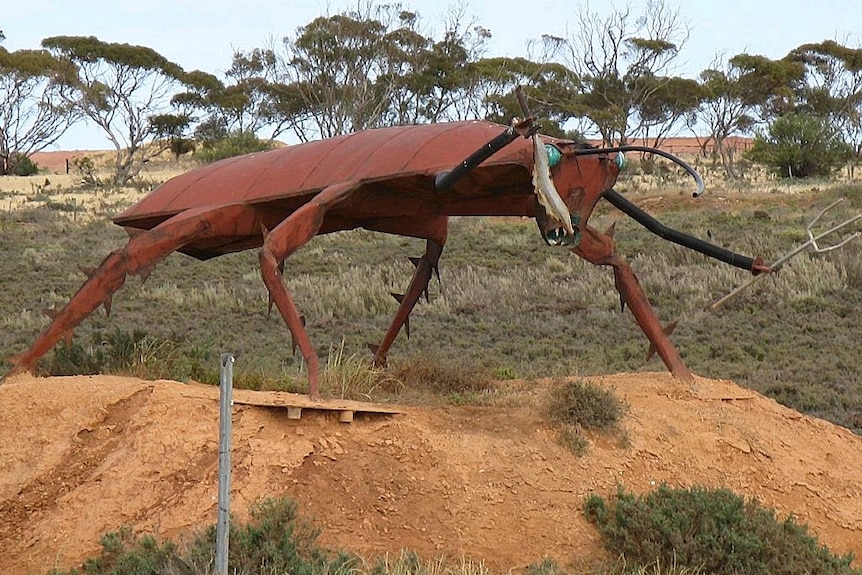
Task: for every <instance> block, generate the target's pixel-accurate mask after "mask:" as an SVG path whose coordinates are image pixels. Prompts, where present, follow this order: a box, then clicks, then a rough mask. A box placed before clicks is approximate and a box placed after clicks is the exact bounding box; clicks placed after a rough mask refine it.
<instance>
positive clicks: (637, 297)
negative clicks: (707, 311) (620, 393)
mask: <svg viewBox="0 0 862 575" xmlns="http://www.w3.org/2000/svg"><path fill="white" fill-rule="evenodd" d="M572 251H573V252H574V253H575V254H577V255H578V256H580V257H582V258H584V259H585V260H587V261H588V262H590V263H593V264H596V265H603V266H612V267H613V268H614V285H615V286H616V288H617V291H618V292H619V293H620V297H621V298H622V302H623V303H624V304H625V305H628V306H629V309H630V310H632V314H633V315H634V316H635V320H636V321H637V322H638V325H639V326H640V328H641V329H642V330H643V332H644V334H645V335H646V336H647V338H648V339H649V341H650V350H651V351H652V350H655V352H656V353H658V355H659V357H660V358H661V359H662V361H663V362H664V364H665V366H667V368H668V370H669V371H670V372H671V373H672V374H673V375H674V376H676V377H678V378H679V379H681V380H683V381H686V382H689V383H693V382H694V376H693V375H692V373H691V371H689V369H688V367H686V365H685V363H684V362H683V361H682V358H681V357H680V356H679V352H678V351H677V349H676V347H675V346H674V345H673V342H672V341H671V340H670V337H668V333H667V332H666V331H665V329H664V328H662V326H661V322H660V321H659V319H658V316H657V315H656V313H655V310H653V308H652V305H650V303H649V299H648V298H647V296H646V294H645V293H644V292H643V290H642V289H641V287H640V284H639V283H638V279H637V277H636V276H635V274H634V272H633V271H632V269H631V267H630V266H629V264H628V262H627V261H626V260H625V259H623V257H622V256H620V255H619V254H618V253H617V252H616V247H615V245H614V241H613V239H611V237H610V236H608V235H605V234H602V233H600V232H598V231H597V230H595V229H593V228H591V227H590V226H584V234H583V236H582V238H581V242H580V244H579V245H578V247H576V248H573V249H572Z"/></svg>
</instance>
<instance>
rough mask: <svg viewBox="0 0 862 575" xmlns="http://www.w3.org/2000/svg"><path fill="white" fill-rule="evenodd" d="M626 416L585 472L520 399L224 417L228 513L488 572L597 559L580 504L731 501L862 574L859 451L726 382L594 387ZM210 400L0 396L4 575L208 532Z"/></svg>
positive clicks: (617, 382) (258, 410) (858, 445)
mask: <svg viewBox="0 0 862 575" xmlns="http://www.w3.org/2000/svg"><path fill="white" fill-rule="evenodd" d="M594 381H596V382H598V383H600V384H601V385H605V386H609V387H612V388H614V389H615V390H616V392H617V393H618V394H619V395H620V396H621V397H622V398H624V399H625V401H626V402H627V404H628V406H629V410H628V414H627V415H626V418H625V421H624V427H625V432H626V433H625V435H626V438H627V440H626V441H621V440H620V439H619V438H618V437H616V438H614V437H604V436H594V437H591V440H590V446H589V449H588V452H587V454H586V455H585V456H583V457H577V456H575V455H574V454H572V453H571V452H570V451H567V450H566V449H565V448H564V447H561V446H560V445H558V444H557V441H556V435H557V432H556V431H555V430H554V429H553V428H552V427H550V426H549V425H547V424H546V423H545V422H544V420H543V416H542V410H541V406H542V403H543V401H545V398H546V397H547V385H548V383H547V382H539V383H538V384H536V383H531V384H527V383H524V382H516V383H514V384H512V390H511V391H509V392H508V393H507V394H506V396H505V397H506V398H507V399H506V401H505V402H504V403H505V404H504V403H501V404H500V405H497V406H493V407H475V406H465V407H404V408H403V413H401V414H399V415H379V414H365V415H363V414H359V413H357V414H356V416H355V419H354V421H353V422H352V423H342V422H340V421H339V417H338V413H337V412H326V411H308V410H306V411H304V412H303V415H302V418H301V419H299V420H296V419H289V418H288V412H287V410H286V409H284V408H277V407H259V406H251V405H240V404H239V401H240V400H241V399H242V393H248V392H241V391H237V392H236V394H237V395H236V396H235V399H237V401H238V403H237V405H236V406H235V407H234V433H233V439H234V452H233V479H232V490H231V491H232V499H233V503H232V505H233V511H234V512H235V514H236V516H237V517H238V518H244V517H245V516H246V513H247V509H248V507H249V505H250V504H252V503H254V502H255V501H258V500H260V499H261V498H266V497H276V496H290V497H293V498H295V499H296V500H298V501H299V502H300V506H301V509H302V511H303V514H304V515H305V517H306V518H308V519H309V520H311V521H312V522H314V523H315V524H316V525H317V526H319V527H320V528H322V535H321V540H320V542H321V543H322V544H324V545H326V546H329V547H331V548H339V549H344V550H349V551H354V552H357V553H360V554H362V555H363V556H365V557H367V558H373V557H375V556H378V555H382V554H384V553H387V552H388V553H398V552H399V551H400V550H402V549H405V548H406V549H411V550H415V551H417V552H419V553H420V555H422V556H424V557H427V558H435V557H438V556H440V555H442V554H446V555H448V556H450V557H455V558H458V557H465V558H470V559H474V560H483V561H484V562H485V563H486V565H488V566H489V567H491V568H493V569H495V570H500V571H503V570H507V569H510V568H518V567H523V566H526V565H527V564H529V563H533V562H538V561H541V560H542V559H543V558H544V557H552V558H555V559H556V560H558V561H559V562H561V563H562V564H564V565H565V564H571V563H573V562H574V563H576V564H584V563H587V562H591V561H594V560H598V559H601V558H602V557H603V555H602V551H601V548H600V545H599V540H598V535H597V532H596V531H595V530H594V528H593V527H592V526H591V525H590V524H588V523H587V522H586V521H585V520H584V519H583V516H582V513H581V505H582V503H583V500H584V497H585V496H586V495H588V494H590V493H598V494H600V495H603V496H604V495H609V494H612V493H614V492H615V490H616V487H617V485H623V486H624V487H625V488H626V489H628V490H631V491H635V492H644V491H647V490H651V489H654V488H655V487H656V486H657V485H659V484H660V483H662V482H665V483H667V484H669V485H671V486H678V487H689V486H694V485H700V486H706V487H726V488H730V489H732V490H734V491H735V492H737V493H739V494H744V495H746V496H750V497H756V498H758V499H759V500H760V501H761V502H762V503H763V504H765V505H766V506H769V507H772V508H774V509H776V510H777V511H778V512H779V513H780V514H781V515H782V516H784V515H788V514H790V515H793V516H794V517H795V518H796V519H797V520H798V521H800V522H803V523H807V524H808V525H809V527H810V530H811V532H812V533H813V534H814V535H816V536H817V537H818V539H819V540H820V541H821V542H822V543H824V544H826V545H828V546H829V547H830V549H832V550H833V551H834V552H836V553H842V554H843V553H846V552H853V553H854V554H856V556H857V557H859V556H862V438H860V437H858V436H856V435H854V434H852V433H851V432H849V431H848V430H845V429H843V428H840V427H837V426H835V425H832V424H830V423H827V422H824V421H821V420H817V419H814V418H811V417H807V416H804V415H801V414H799V413H797V412H795V411H792V410H790V409H787V408H785V407H783V406H781V405H779V404H777V403H776V402H774V401H772V400H770V399H767V398H764V397H762V396H759V395H757V394H756V393H753V392H750V391H748V390H744V389H742V388H740V387H738V386H737V385H735V384H733V383H731V382H728V381H717V380H710V379H705V378H698V385H697V388H696V389H694V390H693V389H690V388H689V387H688V386H687V385H685V384H682V383H680V382H678V381H676V380H674V379H673V378H672V377H670V376H669V375H667V374H663V373H655V374H650V373H647V374H621V375H616V376H609V377H606V378H602V379H598V380H594ZM217 396H218V390H217V389H215V388H213V387H209V386H203V385H199V384H194V383H191V384H182V383H177V382H172V381H157V382H148V381H142V380H138V379H132V378H123V377H113V376H78V377H52V378H34V377H31V376H29V375H23V376H18V377H16V378H13V379H12V380H11V381H8V382H7V383H5V384H4V385H0V406H2V408H0V465H2V468H0V541H2V548H3V553H0V572H2V573H8V574H28V573H43V572H45V571H46V570H48V569H50V568H52V567H60V568H68V567H71V566H74V565H77V564H79V563H80V562H81V561H82V560H83V559H84V558H86V557H88V556H90V555H91V554H94V553H96V552H97V551H98V550H99V538H100V536H101V535H103V534H104V533H107V532H109V531H114V530H116V529H118V528H119V527H120V526H132V527H134V528H135V529H136V530H137V531H139V532H155V533H156V534H158V535H160V536H164V537H170V538H177V537H180V536H181V535H182V534H184V533H188V532H190V530H193V529H196V528H200V527H204V526H207V525H210V524H212V523H214V522H215V519H216V513H217V509H216V496H217V460H218V402H217Z"/></svg>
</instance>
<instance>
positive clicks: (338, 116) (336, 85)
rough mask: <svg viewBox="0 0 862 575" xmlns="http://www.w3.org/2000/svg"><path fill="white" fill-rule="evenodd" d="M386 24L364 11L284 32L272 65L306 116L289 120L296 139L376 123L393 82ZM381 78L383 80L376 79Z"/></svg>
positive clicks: (380, 119)
mask: <svg viewBox="0 0 862 575" xmlns="http://www.w3.org/2000/svg"><path fill="white" fill-rule="evenodd" d="M386 34H387V27H386V24H384V23H383V22H381V21H379V20H376V19H374V18H372V17H370V16H368V15H366V14H360V13H344V14H337V15H334V16H321V17H318V18H315V19H314V20H312V21H311V22H309V23H308V24H306V25H305V26H302V27H300V28H299V29H298V30H297V35H296V37H294V38H291V37H285V38H284V41H283V48H284V50H283V52H281V53H280V61H279V66H278V73H279V81H280V83H281V84H284V85H289V86H292V88H293V90H295V93H296V94H297V95H298V97H299V98H300V99H301V101H302V102H303V104H304V108H305V110H307V114H308V121H307V122H302V123H297V124H294V132H295V133H296V135H297V136H298V137H299V138H300V139H301V140H308V139H311V138H314V137H323V138H328V137H332V136H337V135H340V134H346V133H350V132H354V131H357V130H363V129H366V128H371V127H375V126H379V125H381V124H382V123H383V119H384V118H385V116H386V112H387V110H388V106H389V97H390V94H391V93H392V92H393V90H394V82H393V80H392V78H391V77H389V76H387V74H386V70H387V45H386V42H385V39H386ZM379 79H383V80H384V82H380V81H378V80H379Z"/></svg>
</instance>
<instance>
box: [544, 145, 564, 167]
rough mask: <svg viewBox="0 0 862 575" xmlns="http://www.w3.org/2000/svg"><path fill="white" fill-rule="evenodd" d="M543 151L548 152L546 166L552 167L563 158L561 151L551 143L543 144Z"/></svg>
mask: <svg viewBox="0 0 862 575" xmlns="http://www.w3.org/2000/svg"><path fill="white" fill-rule="evenodd" d="M545 151H546V152H547V153H548V167H551V168H553V167H554V166H556V165H557V164H559V163H560V160H562V159H563V153H562V152H561V151H560V149H559V148H557V147H556V146H554V145H553V144H545Z"/></svg>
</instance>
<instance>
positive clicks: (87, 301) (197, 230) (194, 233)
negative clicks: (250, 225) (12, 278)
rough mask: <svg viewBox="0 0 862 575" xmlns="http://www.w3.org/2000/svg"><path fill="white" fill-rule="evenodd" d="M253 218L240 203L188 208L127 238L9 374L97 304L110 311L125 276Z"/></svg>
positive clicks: (145, 271) (28, 365)
mask: <svg viewBox="0 0 862 575" xmlns="http://www.w3.org/2000/svg"><path fill="white" fill-rule="evenodd" d="M248 217H255V216H254V213H253V212H252V211H251V210H249V209H248V208H245V207H243V206H241V205H231V206H225V207H223V208H217V209H212V208H208V209H203V208H199V209H194V210H187V211H185V212H181V213H180V214H178V215H176V216H174V217H172V218H171V219H169V220H166V221H165V222H163V223H161V224H159V225H158V226H156V227H155V228H153V229H152V230H149V231H146V232H142V233H140V234H137V235H135V236H134V237H132V238H131V239H130V240H129V242H128V243H127V244H126V246H125V247H123V248H122V249H119V250H116V251H113V252H111V253H110V254H109V255H108V257H106V258H105V260H104V261H103V262H102V264H101V265H100V266H99V267H98V268H96V269H95V270H93V271H92V272H89V273H88V275H89V276H90V278H89V279H88V280H87V281H86V282H85V283H84V285H82V286H81V287H80V288H79V289H78V291H77V293H75V295H74V296H72V299H71V300H69V303H67V304H66V305H65V306H64V307H63V308H62V309H60V310H57V311H53V310H52V311H50V314H49V315H51V316H52V318H53V320H52V321H51V323H50V325H48V327H47V328H46V329H45V331H43V332H42V334H41V335H40V336H39V337H38V339H36V341H35V342H34V343H33V345H32V347H30V349H29V350H27V351H26V352H24V353H22V354H20V355H18V356H15V357H13V358H11V359H12V361H13V362H14V364H13V367H12V369H11V370H10V371H9V373H7V374H6V375H7V376H9V375H12V374H15V373H20V372H24V371H29V370H30V369H32V368H33V366H34V365H35V364H36V362H37V361H39V358H41V357H42V356H43V355H45V354H46V353H48V351H50V350H51V348H53V347H54V346H55V345H56V344H57V342H59V341H60V340H61V339H69V338H70V337H71V335H72V332H73V330H74V329H75V327H76V326H77V325H78V324H80V323H81V322H82V321H83V320H84V319H86V318H87V317H88V316H89V315H90V314H91V313H93V311H95V310H96V308H98V307H99V306H100V305H104V306H105V310H106V311H107V312H108V313H110V310H111V299H112V296H113V294H114V292H116V291H117V290H118V289H120V288H121V287H122V286H123V284H124V283H125V282H126V276H127V275H129V274H138V275H141V276H142V277H143V278H144V279H146V276H148V275H149V273H150V272H151V271H152V269H153V267H154V266H155V265H156V264H157V263H158V262H159V261H161V260H162V259H164V258H165V257H166V256H168V255H169V254H170V253H171V252H173V251H175V250H177V249H178V248H180V247H182V246H183V245H185V244H188V243H190V242H192V241H194V240H198V239H202V238H206V237H213V236H218V235H223V234H224V233H225V229H226V228H225V226H226V225H227V226H230V228H233V226H234V225H235V223H236V222H237V221H239V220H240V219H241V218H248Z"/></svg>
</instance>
